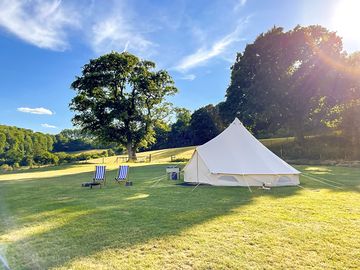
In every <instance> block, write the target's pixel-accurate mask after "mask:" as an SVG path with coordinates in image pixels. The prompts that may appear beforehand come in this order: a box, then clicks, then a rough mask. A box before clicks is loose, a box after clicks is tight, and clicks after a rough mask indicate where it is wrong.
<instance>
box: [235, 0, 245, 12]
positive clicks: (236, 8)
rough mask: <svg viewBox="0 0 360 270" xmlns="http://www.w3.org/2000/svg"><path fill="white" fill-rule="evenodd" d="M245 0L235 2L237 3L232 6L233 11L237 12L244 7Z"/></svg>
mask: <svg viewBox="0 0 360 270" xmlns="http://www.w3.org/2000/svg"><path fill="white" fill-rule="evenodd" d="M246 2H247V0H237V3H236V4H235V6H234V11H238V10H239V9H240V8H242V7H243V6H245V4H246Z"/></svg>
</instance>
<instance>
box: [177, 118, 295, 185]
mask: <svg viewBox="0 0 360 270" xmlns="http://www.w3.org/2000/svg"><path fill="white" fill-rule="evenodd" d="M299 174H300V172H299V171H297V170H296V169H294V168H293V167H291V166H290V165H289V164H287V163H286V162H285V161H283V160H282V159H280V158H279V157H278V156H276V155H275V154H274V153H272V152H271V151H270V150H269V149H267V148H266V147H265V146H264V145H263V144H262V143H261V142H259V141H258V140H257V139H256V138H255V137H254V136H253V135H252V134H251V133H250V132H249V131H248V130H247V129H246V128H245V127H244V126H243V124H242V123H241V122H240V121H239V119H237V118H236V119H235V120H234V121H233V122H232V123H231V124H230V126H229V127H228V128H226V129H225V130H224V131H223V132H222V133H221V134H219V135H218V136H217V137H215V138H214V139H212V140H210V141H209V142H207V143H205V144H203V145H201V146H198V147H197V148H196V149H195V152H194V154H193V156H192V157H191V159H190V161H189V162H188V164H187V165H186V166H185V168H184V181H185V182H191V183H204V184H210V185H214V186H262V185H263V184H265V185H267V186H293V185H298V184H299Z"/></svg>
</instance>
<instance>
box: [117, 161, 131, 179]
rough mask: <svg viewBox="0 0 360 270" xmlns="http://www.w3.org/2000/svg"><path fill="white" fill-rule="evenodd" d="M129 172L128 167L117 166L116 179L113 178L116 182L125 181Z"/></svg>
mask: <svg viewBox="0 0 360 270" xmlns="http://www.w3.org/2000/svg"><path fill="white" fill-rule="evenodd" d="M128 172H129V166H128V165H121V166H119V170H118V174H117V177H116V178H115V180H116V181H118V182H120V181H127V177H128Z"/></svg>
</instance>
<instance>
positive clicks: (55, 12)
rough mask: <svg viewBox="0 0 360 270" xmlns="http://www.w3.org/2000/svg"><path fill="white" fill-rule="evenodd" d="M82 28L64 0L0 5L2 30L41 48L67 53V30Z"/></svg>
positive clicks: (18, 0)
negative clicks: (69, 28) (65, 51)
mask: <svg viewBox="0 0 360 270" xmlns="http://www.w3.org/2000/svg"><path fill="white" fill-rule="evenodd" d="M78 26H79V21H78V17H77V14H76V13H75V12H73V11H72V10H70V9H69V8H66V7H65V6H64V4H63V3H62V2H61V0H52V1H46V0H29V1H21V0H2V1H0V27H3V28H5V29H6V30H7V31H8V32H10V33H12V34H14V35H15V36H17V37H18V38H20V39H22V40H24V41H26V42H28V43H30V44H33V45H35V46H37V47H40V48H46V49H51V50H58V51H62V50H65V49H66V48H68V47H69V44H68V41H67V35H66V31H65V29H66V28H67V27H78Z"/></svg>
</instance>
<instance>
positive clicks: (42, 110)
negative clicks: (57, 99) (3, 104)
mask: <svg viewBox="0 0 360 270" xmlns="http://www.w3.org/2000/svg"><path fill="white" fill-rule="evenodd" d="M17 110H18V111H19V112H23V113H31V114H47V115H53V114H54V113H53V112H52V111H50V110H49V109H45V108H43V107H40V108H27V107H20V108H17Z"/></svg>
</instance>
